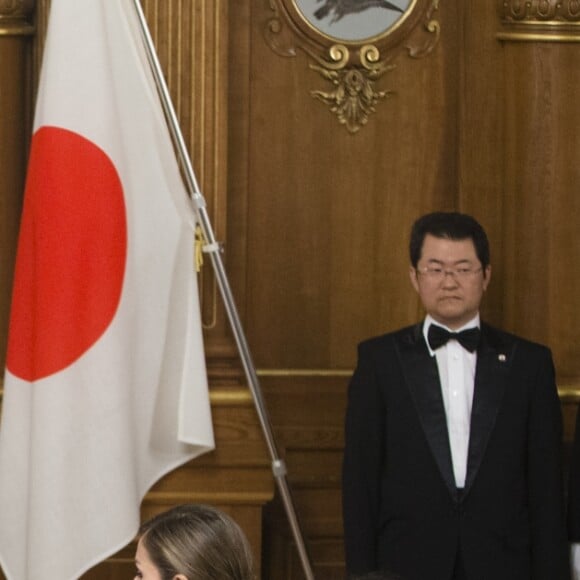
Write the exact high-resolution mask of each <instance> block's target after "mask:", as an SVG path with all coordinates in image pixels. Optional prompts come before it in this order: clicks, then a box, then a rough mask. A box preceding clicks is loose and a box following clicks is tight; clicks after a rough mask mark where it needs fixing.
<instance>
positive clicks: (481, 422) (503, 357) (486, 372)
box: [465, 327, 512, 492]
mask: <svg viewBox="0 0 580 580" xmlns="http://www.w3.org/2000/svg"><path fill="white" fill-rule="evenodd" d="M508 349H509V351H508ZM511 359H512V353H511V348H509V347H506V345H504V344H502V343H500V342H499V340H498V339H497V337H496V336H495V334H494V333H493V331H490V330H489V329H486V328H485V327H482V340H481V345H480V347H479V349H478V351H477V367H476V371H475V385H474V393H473V405H472V408H471V427H470V433H469V452H468V456H467V476H466V480H465V491H466V492H467V491H468V490H469V488H470V487H471V485H472V484H473V481H474V479H475V477H476V475H477V471H478V470H479V467H480V466H481V462H482V460H483V456H484V454H485V450H486V448H487V444H488V442H489V438H490V435H491V432H492V430H493V427H494V425H495V421H496V418H497V414H498V412H499V409H500V406H501V402H502V399H503V395H504V392H505V389H506V385H507V378H508V374H509V368H510V366H511Z"/></svg>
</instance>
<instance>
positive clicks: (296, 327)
mask: <svg viewBox="0 0 580 580" xmlns="http://www.w3.org/2000/svg"><path fill="white" fill-rule="evenodd" d="M251 5H252V12H251V20H250V26H251V37H250V51H251V59H250V61H249V62H248V63H247V66H248V71H247V74H249V77H250V78H251V84H250V86H249V87H248V90H249V94H247V95H246V96H245V99H246V100H247V101H248V102H249V103H251V108H250V110H249V114H250V120H249V133H250V134H249V140H248V141H247V145H248V147H249V152H248V153H247V156H248V161H247V163H248V168H249V169H248V171H249V173H248V179H247V189H248V191H247V210H246V216H247V221H246V223H244V224H243V227H244V228H245V234H246V236H247V239H246V243H247V262H246V263H247V269H246V272H245V276H246V279H245V300H246V302H245V305H246V308H245V313H246V314H245V321H246V325H247V331H248V335H249V338H250V343H251V346H252V349H253V352H254V353H255V358H256V360H257V363H258V365H259V366H260V367H269V368H272V367H273V368H348V367H352V365H353V363H354V346H353V345H355V344H356V342H358V340H360V339H361V338H362V337H363V336H366V335H368V334H373V333H378V332H382V331H383V329H384V328H385V327H389V326H392V325H400V324H404V323H407V322H408V321H410V320H413V319H415V318H416V317H417V315H418V306H417V301H416V298H415V296H414V295H413V294H412V293H411V292H408V289H409V282H408V276H407V266H408V257H407V250H406V239H407V236H408V229H409V225H410V223H411V221H412V220H413V219H414V218H415V217H416V215H417V214H419V213H421V212H423V211H427V210H429V209H434V208H438V207H447V208H452V207H454V206H455V203H456V198H457V181H456V180H457V170H456V155H455V151H456V150H457V132H456V129H455V119H454V115H455V113H454V111H455V108H456V107H455V103H456V102H457V98H458V93H457V73H456V71H457V67H456V66H453V65H452V64H451V63H453V61H454V60H456V54H457V51H456V42H457V41H456V38H455V36H454V35H452V34H445V35H444V36H442V39H441V42H440V44H439V45H438V46H437V47H436V49H435V51H434V52H433V54H432V55H431V56H430V57H428V58H425V59H422V60H414V59H411V58H409V57H402V58H400V59H398V60H397V62H396V64H397V67H396V68H395V70H394V71H392V72H391V73H388V74H387V75H385V77H383V79H382V80H381V85H382V87H381V88H388V89H393V90H395V91H396V95H395V96H393V97H392V98H390V99H388V100H385V101H383V102H380V103H379V104H378V105H377V107H376V109H377V112H376V114H373V115H372V116H371V117H370V119H369V122H368V124H367V125H366V126H365V127H364V128H363V129H361V131H360V132H359V133H357V134H356V135H352V134H349V133H348V132H347V131H346V130H345V129H344V127H343V126H341V125H339V124H338V123H337V120H336V118H335V116H334V115H333V114H332V113H331V112H330V111H329V110H328V109H327V107H326V106H325V105H323V104H321V103H320V102H318V101H316V100H314V99H313V98H312V96H311V95H310V94H309V93H310V90H312V89H316V88H320V87H321V86H322V87H324V82H325V81H324V80H323V79H321V78H320V77H319V76H318V75H317V73H315V72H314V71H312V70H310V69H309V67H308V63H309V61H308V58H307V57H306V56H305V55H304V54H302V53H299V54H298V56H297V57H296V58H286V59H284V58H281V57H280V56H278V55H277V54H275V53H274V52H273V51H272V50H271V48H270V47H269V46H268V45H267V44H266V43H265V41H264V29H265V24H266V21H267V18H268V17H269V14H268V9H267V3H264V2H253V3H252V4H251ZM240 9H241V10H244V9H243V8H240ZM231 10H232V23H235V22H237V20H238V19H237V17H236V10H237V8H231ZM440 18H441V20H442V21H443V22H444V26H445V27H450V28H451V30H453V29H454V28H455V26H456V10H455V8H454V6H453V4H449V3H448V4H447V5H446V6H444V7H442V9H441V16H440ZM234 50H236V49H234ZM452 111H453V113H452ZM231 123H232V124H235V123H236V120H235V119H232V120H231ZM232 162H233V163H235V161H233V160H232ZM232 227H235V226H232ZM232 236H233V237H234V238H236V232H235V231H234V232H233V234H232ZM240 237H241V236H240ZM236 239H237V238H236ZM271 280H276V281H279V282H281V283H275V284H271V283H269V281H271Z"/></svg>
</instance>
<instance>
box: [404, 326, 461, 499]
mask: <svg viewBox="0 0 580 580" xmlns="http://www.w3.org/2000/svg"><path fill="white" fill-rule="evenodd" d="M398 352H399V357H400V361H401V367H402V369H403V373H404V375H405V380H406V382H407V386H408V387H409V390H410V391H411V394H412V396H413V400H414V402H415V407H416V409H417V413H418V415H419V419H420V421H421V425H422V426H423V430H424V432H425V437H426V438H427V442H428V443H429V447H430V448H431V452H432V454H433V457H434V458H435V461H436V463H437V466H438V467H439V471H440V472H441V476H442V477H443V480H444V481H445V483H446V484H447V486H448V487H449V491H450V492H451V493H452V494H453V495H455V493H456V486H455V477H454V475H453V465H452V462H451V448H450V445H449V435H448V433H447V420H446V417H445V408H444V406H443V398H442V395H441V384H440V381H439V372H438V370H437V362H436V360H435V357H432V356H431V355H430V354H429V350H428V348H427V345H426V344H425V340H424V338H423V334H422V325H421V324H419V325H418V326H416V327H414V328H413V329H412V330H411V331H410V332H409V334H407V335H404V336H403V337H402V341H401V342H400V344H399V349H398Z"/></svg>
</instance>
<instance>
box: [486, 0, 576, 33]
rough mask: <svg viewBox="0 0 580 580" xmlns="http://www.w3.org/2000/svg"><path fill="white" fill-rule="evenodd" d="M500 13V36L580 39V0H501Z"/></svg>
mask: <svg viewBox="0 0 580 580" xmlns="http://www.w3.org/2000/svg"><path fill="white" fill-rule="evenodd" d="M499 13H500V22H501V27H502V28H501V30H500V31H499V32H498V33H497V38H498V39H499V40H504V41H524V42H580V0H500V2H499Z"/></svg>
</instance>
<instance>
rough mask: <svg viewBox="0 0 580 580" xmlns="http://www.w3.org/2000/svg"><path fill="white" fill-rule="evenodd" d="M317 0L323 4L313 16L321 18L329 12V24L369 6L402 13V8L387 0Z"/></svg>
mask: <svg viewBox="0 0 580 580" xmlns="http://www.w3.org/2000/svg"><path fill="white" fill-rule="evenodd" d="M318 2H324V4H323V5H322V6H321V7H320V8H318V10H316V12H315V13H314V16H316V18H318V20H322V19H323V18H326V17H327V16H328V15H329V14H332V19H331V21H330V23H331V24H332V23H333V22H338V21H339V20H340V19H341V18H343V17H344V16H347V15H348V14H356V13H358V12H364V11H365V10H368V9H369V8H385V9H386V10H394V11H395V12H400V13H401V14H403V13H404V10H402V9H401V8H399V7H398V6H395V4H392V3H391V2H388V1H387V0H318Z"/></svg>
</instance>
